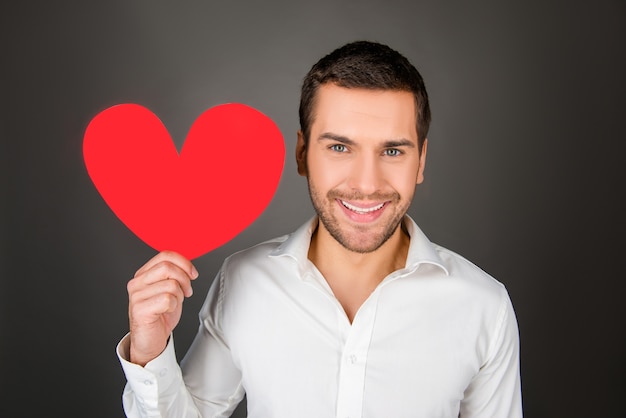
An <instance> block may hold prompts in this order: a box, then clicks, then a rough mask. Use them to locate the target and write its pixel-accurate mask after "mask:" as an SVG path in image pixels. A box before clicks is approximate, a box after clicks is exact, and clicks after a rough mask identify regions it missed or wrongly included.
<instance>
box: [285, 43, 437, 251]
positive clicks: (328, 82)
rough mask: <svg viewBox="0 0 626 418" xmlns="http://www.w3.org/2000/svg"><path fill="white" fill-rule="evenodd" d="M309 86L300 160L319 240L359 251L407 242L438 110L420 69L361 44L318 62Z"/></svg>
mask: <svg viewBox="0 0 626 418" xmlns="http://www.w3.org/2000/svg"><path fill="white" fill-rule="evenodd" d="M302 91H303V93H302V94H303V95H302V102H301V103H302V104H301V108H300V117H301V121H302V122H301V123H302V129H301V130H300V131H299V132H298V143H297V146H296V160H297V163H298V172H299V173H300V174H301V175H303V176H306V177H307V182H308V186H309V192H310V195H311V201H312V203H313V206H314V208H315V211H316V212H317V214H318V216H319V220H320V224H319V229H318V232H319V233H318V234H317V237H318V239H330V241H325V242H327V243H330V244H332V242H333V239H334V241H336V242H338V243H339V244H341V246H342V247H344V248H346V249H348V250H350V251H353V252H357V253H371V252H374V251H376V250H377V249H378V248H380V247H381V246H383V245H384V244H385V243H386V242H388V241H389V240H390V239H391V238H392V237H394V236H395V237H396V238H397V239H394V240H392V241H394V242H396V243H397V242H399V240H398V239H400V237H401V235H400V234H401V232H400V229H399V228H398V226H399V225H400V223H401V221H402V218H403V217H404V215H405V214H406V212H407V210H408V208H409V205H410V203H411V200H412V198H413V194H414V192H415V185H416V184H420V183H421V182H422V181H423V179H424V176H423V172H424V165H425V158H426V149H427V143H428V141H427V139H426V132H427V130H428V122H429V120H430V112H429V110H428V99H427V96H426V91H425V89H424V85H423V81H422V78H421V77H420V75H419V73H418V72H417V70H416V69H415V68H414V67H413V66H412V65H411V64H410V63H409V62H408V61H407V60H406V59H405V58H404V57H402V56H401V55H400V54H398V53H397V52H395V51H393V50H391V49H390V48H388V47H387V46H384V45H380V44H375V43H370V42H356V43H352V44H348V45H346V46H344V47H342V48H339V49H338V50H336V51H334V52H332V53H331V54H329V55H327V56H326V57H324V58H322V59H321V60H320V61H319V62H318V63H317V64H315V65H314V66H313V68H312V69H311V71H310V72H309V75H308V76H307V77H306V79H305V82H304V86H303V90H302ZM320 237H324V238H320ZM331 237H332V238H331Z"/></svg>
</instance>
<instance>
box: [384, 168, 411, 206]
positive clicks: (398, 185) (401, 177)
mask: <svg viewBox="0 0 626 418" xmlns="http://www.w3.org/2000/svg"><path fill="white" fill-rule="evenodd" d="M417 175H418V172H417V166H415V167H403V168H399V167H392V168H391V169H390V170H387V173H386V178H387V181H388V183H389V184H390V185H391V186H392V187H393V188H394V190H395V191H397V192H398V193H399V194H400V196H401V197H402V198H403V199H411V198H412V197H413V194H414V193H415V186H416V181H417Z"/></svg>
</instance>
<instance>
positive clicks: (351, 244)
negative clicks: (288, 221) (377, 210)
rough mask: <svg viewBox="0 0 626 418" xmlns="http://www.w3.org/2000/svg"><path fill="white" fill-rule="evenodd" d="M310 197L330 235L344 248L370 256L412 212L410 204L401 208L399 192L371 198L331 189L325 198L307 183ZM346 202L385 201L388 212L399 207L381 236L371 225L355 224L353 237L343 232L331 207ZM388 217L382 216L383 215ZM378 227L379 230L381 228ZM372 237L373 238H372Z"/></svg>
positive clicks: (347, 232)
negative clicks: (364, 237)
mask: <svg viewBox="0 0 626 418" xmlns="http://www.w3.org/2000/svg"><path fill="white" fill-rule="evenodd" d="M308 186H309V194H310V196H311V202H312V203H313V207H314V208H315V212H316V213H317V216H318V218H319V221H320V222H321V223H322V224H323V225H324V228H326V230H327V231H328V233H329V234H330V235H331V236H332V237H333V238H334V239H335V240H336V241H337V242H338V243H339V244H340V245H341V246H342V247H344V248H345V249H347V250H349V251H352V252H356V253H360V254H366V253H371V252H374V251H376V250H377V249H379V248H380V247H381V246H382V245H383V244H384V243H385V242H387V241H388V240H389V238H391V237H392V236H393V234H394V233H395V232H396V230H397V229H398V227H399V226H400V223H401V222H402V219H403V218H404V215H405V214H406V212H407V210H408V209H409V204H408V203H407V204H405V205H404V207H402V206H398V204H399V203H400V200H401V199H400V195H399V194H398V193H397V192H394V193H391V194H383V193H374V194H372V195H367V196H366V195H362V194H359V193H352V194H349V195H348V194H345V193H341V192H339V191H337V190H334V189H333V190H330V191H329V192H328V193H327V194H326V196H321V195H320V193H319V192H318V191H317V189H316V188H315V186H314V185H313V184H311V182H310V181H308ZM337 199H339V200H344V201H358V200H371V201H386V202H389V203H390V204H389V206H388V207H387V208H385V210H390V209H391V208H392V207H395V208H396V213H395V214H394V215H393V217H392V218H391V219H390V220H389V222H388V223H387V224H385V225H382V226H381V227H382V230H381V231H380V233H376V232H374V231H372V227H371V226H369V225H362V226H360V225H356V226H354V229H355V233H354V234H353V236H351V234H350V231H348V230H344V229H342V227H341V225H340V222H339V220H338V219H337V217H336V216H335V215H334V214H333V210H332V207H333V205H334V204H335V202H336V200H337ZM384 215H385V214H383V216H384ZM381 227H378V226H377V227H376V228H381ZM361 235H365V236H366V235H370V237H369V239H362V237H361ZM372 235H373V236H372Z"/></svg>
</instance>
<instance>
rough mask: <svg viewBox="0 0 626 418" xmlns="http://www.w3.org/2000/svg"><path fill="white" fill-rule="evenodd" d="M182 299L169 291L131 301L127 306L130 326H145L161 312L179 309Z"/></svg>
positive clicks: (161, 313)
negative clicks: (128, 306)
mask: <svg viewBox="0 0 626 418" xmlns="http://www.w3.org/2000/svg"><path fill="white" fill-rule="evenodd" d="M181 301H182V299H181V298H179V297H177V296H175V295H172V294H171V293H159V294H155V295H153V296H151V297H149V298H146V299H142V300H141V301H139V302H137V303H133V304H131V305H130V308H129V319H130V322H131V328H135V327H134V326H133V325H134V324H135V325H137V326H145V325H148V324H151V323H153V322H154V321H156V320H157V319H158V318H160V317H161V315H163V314H168V313H172V312H175V311H176V310H177V309H181V303H182V302H181Z"/></svg>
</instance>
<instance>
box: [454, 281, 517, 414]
mask: <svg viewBox="0 0 626 418" xmlns="http://www.w3.org/2000/svg"><path fill="white" fill-rule="evenodd" d="M519 352H520V351H519V330H518V326H517V319H516V317H515V312H514V310H513V305H512V303H511V300H510V298H509V295H508V293H507V292H506V290H505V289H504V288H503V299H502V304H501V308H500V311H499V314H498V317H497V318H496V322H495V327H494V331H493V333H492V342H491V344H490V347H489V350H488V352H487V357H486V359H485V361H484V363H483V365H482V367H481V368H480V370H479V372H478V373H477V375H476V376H475V377H474V378H473V380H472V382H471V383H470V385H469V386H468V388H467V389H466V390H465V396H464V399H463V401H462V402H461V411H460V412H461V413H460V417H461V418H476V417H502V418H521V417H522V416H523V413H522V395H521V378H520V363H519Z"/></svg>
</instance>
